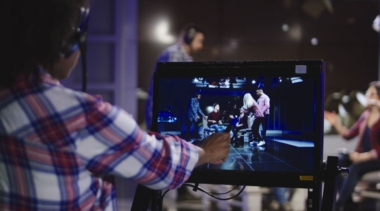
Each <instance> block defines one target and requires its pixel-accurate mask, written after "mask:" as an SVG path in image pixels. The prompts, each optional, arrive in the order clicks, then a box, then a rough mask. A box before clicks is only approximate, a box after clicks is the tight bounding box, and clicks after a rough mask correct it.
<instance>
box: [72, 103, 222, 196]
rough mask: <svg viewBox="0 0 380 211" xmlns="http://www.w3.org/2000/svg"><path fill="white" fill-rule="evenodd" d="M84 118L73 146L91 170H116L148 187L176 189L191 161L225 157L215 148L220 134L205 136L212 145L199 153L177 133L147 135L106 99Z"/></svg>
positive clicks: (195, 147) (193, 163)
mask: <svg viewBox="0 0 380 211" xmlns="http://www.w3.org/2000/svg"><path fill="white" fill-rule="evenodd" d="M86 120H87V126H86V127H84V128H82V129H81V130H80V131H78V138H77V141H76V143H75V144H76V146H75V147H76V152H77V153H78V154H79V155H80V157H81V158H82V162H84V165H85V166H86V168H87V169H88V170H89V171H91V172H92V173H93V174H94V175H106V174H113V175H118V176H121V177H125V178H129V179H131V180H133V181H135V182H137V183H140V184H143V185H145V186H148V187H150V188H153V189H167V188H176V187H178V186H180V185H181V184H182V183H183V182H185V181H186V180H187V179H188V177H189V176H190V174H191V172H192V170H193V168H194V167H195V165H196V164H202V163H204V162H214V163H219V162H220V160H223V159H224V157H226V155H223V156H222V154H220V152H216V151H217V150H220V149H219V148H217V147H218V146H216V144H215V142H218V141H220V140H221V138H220V137H219V138H217V137H214V138H212V140H209V141H206V142H205V143H209V142H210V143H213V144H210V146H208V147H207V146H206V147H202V149H203V151H204V152H203V151H202V150H200V149H199V147H197V146H195V145H192V144H190V143H188V142H186V141H185V140H182V139H181V138H179V137H177V136H161V135H159V134H154V135H150V134H147V133H146V132H144V131H142V130H141V129H140V128H139V127H138V125H137V124H136V122H135V121H134V119H133V118H132V117H131V116H130V115H129V114H127V113H126V112H125V111H123V110H122V109H119V108H117V107H115V106H111V105H110V104H108V103H104V102H97V103H95V105H92V106H91V107H90V108H89V112H88V113H87V114H86ZM228 138H229V137H228ZM227 141H229V139H228V140H227V139H226V140H225V142H227ZM212 147H215V149H213V148H212ZM222 151H223V150H221V152H222Z"/></svg>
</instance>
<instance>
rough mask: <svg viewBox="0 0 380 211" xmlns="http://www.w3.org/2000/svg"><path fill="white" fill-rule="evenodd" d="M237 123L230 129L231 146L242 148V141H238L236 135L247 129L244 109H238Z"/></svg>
mask: <svg viewBox="0 0 380 211" xmlns="http://www.w3.org/2000/svg"><path fill="white" fill-rule="evenodd" d="M238 119H239V120H238V122H237V123H236V125H235V127H234V128H233V129H232V133H233V135H232V138H231V144H233V145H235V146H244V140H243V139H240V140H239V139H238V133H239V131H240V130H242V129H245V128H248V119H247V115H245V110H244V108H240V115H239V118H238Z"/></svg>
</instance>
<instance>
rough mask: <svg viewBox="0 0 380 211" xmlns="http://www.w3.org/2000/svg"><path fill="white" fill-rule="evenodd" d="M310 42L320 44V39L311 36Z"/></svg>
mask: <svg viewBox="0 0 380 211" xmlns="http://www.w3.org/2000/svg"><path fill="white" fill-rule="evenodd" d="M310 42H311V44H312V45H314V46H316V45H318V39H317V38H315V37H313V38H311V40H310Z"/></svg>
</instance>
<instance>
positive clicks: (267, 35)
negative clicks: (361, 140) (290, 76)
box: [63, 0, 380, 205]
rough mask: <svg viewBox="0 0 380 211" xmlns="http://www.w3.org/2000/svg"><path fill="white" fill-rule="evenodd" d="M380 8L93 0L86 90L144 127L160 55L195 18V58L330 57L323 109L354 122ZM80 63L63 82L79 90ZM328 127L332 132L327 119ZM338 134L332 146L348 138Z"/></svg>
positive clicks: (341, 2)
mask: <svg viewBox="0 0 380 211" xmlns="http://www.w3.org/2000/svg"><path fill="white" fill-rule="evenodd" d="M379 14H380V4H379V1H378V0H234V1H232V0H207V1H205V0H192V1H178V0H107V1H104V0H91V14H90V23H89V30H88V52H87V60H88V62H87V66H88V67H87V68H88V72H89V74H88V92H89V93H91V94H101V95H102V96H103V98H104V99H105V100H107V101H109V102H111V103H113V104H117V105H118V106H120V107H122V108H124V109H126V110H127V111H128V112H129V113H131V114H132V115H133V116H134V117H135V119H136V121H137V122H138V123H139V124H140V125H141V126H142V127H144V126H145V125H144V124H145V122H144V119H145V117H144V110H145V102H146V97H147V94H146V91H147V90H148V86H149V83H150V80H151V77H152V73H153V68H154V66H155V62H156V59H157V57H158V55H159V53H160V52H161V51H162V50H164V49H165V48H166V47H168V46H170V45H172V44H174V43H175V42H176V41H177V39H178V37H179V32H180V30H181V28H182V27H183V26H184V25H185V24H187V23H189V22H193V23H195V24H197V25H199V26H200V27H201V28H202V29H203V30H204V31H205V38H206V39H205V43H204V49H203V51H201V52H199V53H198V54H196V55H195V56H194V61H237V60H239V61H243V60H253V61H255V60H256V61H257V60H306V59H323V60H324V61H326V87H325V96H326V100H325V109H326V110H330V111H332V110H334V111H336V112H337V113H339V115H340V117H341V120H342V123H343V124H344V125H345V126H347V127H349V126H350V125H352V124H353V122H354V121H355V120H356V119H357V117H358V115H360V114H361V113H362V111H363V109H364V106H363V101H362V98H363V96H364V95H363V93H364V92H365V91H366V89H367V87H368V83H369V82H371V81H374V80H379V79H380V76H379V75H380V66H379V63H380V47H379V40H380V33H378V32H377V31H376V28H377V30H378V27H379V25H377V24H378V22H377V24H375V22H374V21H375V19H376V17H377V16H378V15H379ZM81 69H82V64H81V62H79V64H78V66H77V67H76V70H75V71H73V73H72V75H71V76H70V77H69V78H68V79H66V80H65V81H63V84H64V85H66V86H68V87H70V88H73V89H77V90H80V89H81V85H82V75H81V74H82V72H81ZM325 134H334V131H333V130H331V128H330V127H329V125H328V124H325ZM335 139H337V140H336V141H335V142H334V143H335V145H334V146H331V149H335V148H336V147H341V146H342V145H344V143H343V142H342V141H341V139H340V137H335ZM325 142H326V139H325ZM344 146H348V145H344ZM352 146H354V143H352V144H351V145H349V146H348V148H349V147H352ZM325 149H327V150H326V151H325V154H329V153H330V154H334V153H335V151H334V150H330V152H327V151H328V150H329V149H330V148H326V147H325ZM326 152H327V153H326ZM119 182H120V181H119ZM120 184H121V185H119V186H118V188H119V192H118V197H120V198H125V197H133V194H134V187H135V186H134V184H130V183H129V182H127V181H122V182H120ZM126 187H127V188H126ZM128 204H130V203H127V205H128Z"/></svg>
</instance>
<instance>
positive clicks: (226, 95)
mask: <svg viewBox="0 0 380 211" xmlns="http://www.w3.org/2000/svg"><path fill="white" fill-rule="evenodd" d="M323 100H324V62H323V61H257V62H256V61H247V62H192V63H182V62H178V63H158V65H157V71H156V73H155V75H154V95H153V105H154V106H153V120H154V121H153V125H152V126H153V130H155V131H157V132H159V133H161V134H172V135H178V136H180V137H182V138H183V139H185V140H187V141H188V142H191V143H193V144H196V145H199V144H202V140H203V139H204V138H206V137H208V136H210V135H211V134H213V133H216V132H223V131H226V130H228V131H227V132H229V133H230V136H231V144H230V152H229V155H228V158H227V160H226V162H224V163H222V164H220V165H215V164H204V165H201V166H199V167H197V168H196V169H195V170H194V171H193V173H192V175H191V177H190V178H189V180H188V182H194V183H207V184H232V185H254V186H278V187H300V188H313V187H317V186H316V184H319V183H320V181H319V180H320V179H319V178H320V176H321V174H320V172H321V165H322V149H323V142H322V141H323ZM192 112H193V113H192Z"/></svg>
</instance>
